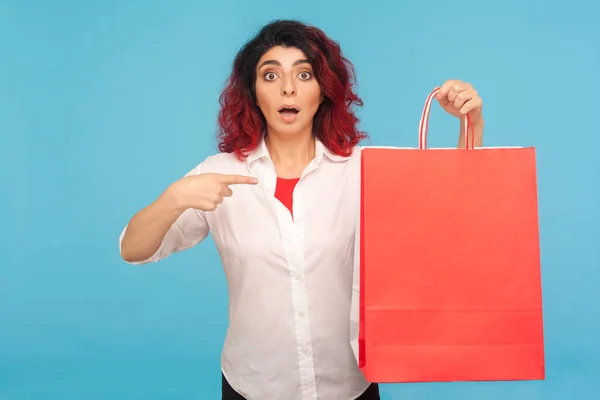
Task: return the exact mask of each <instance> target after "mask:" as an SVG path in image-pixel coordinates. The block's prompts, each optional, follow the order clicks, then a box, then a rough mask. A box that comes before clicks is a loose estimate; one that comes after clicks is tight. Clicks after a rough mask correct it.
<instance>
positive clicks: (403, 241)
mask: <svg viewBox="0 0 600 400" xmlns="http://www.w3.org/2000/svg"><path fill="white" fill-rule="evenodd" d="M437 90H438V89H436V90H434V91H433V92H432V93H431V94H430V95H429V97H428V98H427V101H426V104H425V107H424V110H423V115H422V118H421V124H420V127H419V148H418V149H403V148H376V147H366V148H364V149H363V150H362V182H361V216H360V224H359V225H360V230H359V232H360V307H359V309H360V317H359V328H358V329H359V333H358V353H359V355H358V358H359V360H358V361H359V366H360V367H361V369H362V370H363V372H364V374H365V376H366V378H367V379H368V380H369V381H371V382H428V381H429V382H431V381H438V382H441V381H482V380H537V379H544V343H543V325H542V296H541V278H540V254H539V234H538V209H537V183H536V156H535V149H534V148H473V147H472V145H471V143H470V139H471V136H472V132H471V131H470V129H467V132H468V135H467V138H466V139H467V140H466V143H467V148H466V149H427V147H426V141H427V130H428V129H427V127H428V119H429V110H430V107H431V102H432V101H433V99H434V97H435V94H436V93H437ZM466 122H467V125H466V126H467V127H469V126H470V121H469V120H468V119H467V121H466Z"/></svg>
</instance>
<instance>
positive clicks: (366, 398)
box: [221, 375, 380, 400]
mask: <svg viewBox="0 0 600 400" xmlns="http://www.w3.org/2000/svg"><path fill="white" fill-rule="evenodd" d="M222 382H223V384H222V389H221V400H246V399H244V397H242V395H240V394H239V393H238V392H236V391H235V390H233V388H232V387H231V385H230V384H229V382H227V379H225V375H222ZM265 400H268V399H265ZM356 400H380V398H379V385H378V384H376V383H372V384H371V385H370V386H369V387H368V388H367V390H365V391H364V392H363V394H361V395H360V396H359V397H358V398H357V399H356Z"/></svg>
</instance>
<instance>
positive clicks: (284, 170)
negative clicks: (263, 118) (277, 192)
mask: <svg viewBox="0 0 600 400" xmlns="http://www.w3.org/2000/svg"><path fill="white" fill-rule="evenodd" d="M265 144H266V146H267V149H268V150H269V155H270V156H271V160H273V164H274V165H275V171H276V172H277V176H278V177H280V178H298V177H299V176H300V175H301V174H302V171H304V169H305V168H306V166H307V165H308V164H309V163H310V162H311V161H312V159H313V158H314V157H315V138H314V137H313V135H312V132H310V131H309V132H308V133H304V134H298V135H280V134H277V133H276V132H272V131H269V132H268V133H267V136H266V137H265Z"/></svg>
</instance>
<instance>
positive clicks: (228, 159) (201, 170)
mask: <svg viewBox="0 0 600 400" xmlns="http://www.w3.org/2000/svg"><path fill="white" fill-rule="evenodd" d="M245 168H246V162H245V160H240V159H239V158H238V157H237V156H236V155H235V154H233V153H231V154H230V153H217V154H213V155H210V156H208V157H206V158H205V159H204V160H202V161H200V162H199V163H198V164H197V165H196V166H195V167H194V168H192V169H191V170H190V171H189V172H188V173H187V174H186V175H198V174H205V173H219V174H232V173H239V172H240V171H242V170H243V169H245Z"/></svg>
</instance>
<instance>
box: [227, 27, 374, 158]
mask: <svg viewBox="0 0 600 400" xmlns="http://www.w3.org/2000/svg"><path fill="white" fill-rule="evenodd" d="M273 46H284V47H296V48H298V49H300V50H301V51H302V52H304V54H305V55H306V56H307V58H308V60H309V61H310V63H311V64H312V67H313V70H314V72H315V75H316V76H315V77H316V79H317V81H318V82H319V85H320V86H321V91H322V93H323V95H324V101H323V102H322V103H321V105H320V107H319V109H318V111H317V113H316V114H315V117H314V120H313V133H314V135H315V136H316V137H317V138H318V139H319V140H320V141H321V142H323V144H324V145H325V146H326V147H327V148H328V149H329V150H330V151H332V152H333V153H335V154H338V155H341V156H347V155H348V154H350V153H351V151H352V148H353V147H354V146H355V145H357V144H358V143H359V142H360V141H361V140H362V139H364V138H366V137H367V135H366V134H365V133H364V132H361V131H359V130H358V127H357V126H358V122H359V119H358V117H357V116H356V115H355V114H354V112H353V110H352V107H353V106H362V105H363V102H362V100H361V99H360V97H359V96H358V95H357V94H356V93H355V91H354V85H355V83H356V75H355V71H354V67H353V65H352V63H351V62H350V61H349V60H347V59H346V58H345V57H344V56H343V54H342V51H341V49H340V46H339V44H338V43H336V42H335V41H333V40H331V39H330V38H328V37H327V35H325V33H324V32H323V31H322V30H320V29H318V28H316V27H314V26H311V25H307V24H304V23H301V22H298V21H292V20H278V21H274V22H271V23H270V24H268V25H266V26H264V27H263V28H262V29H261V30H260V31H259V32H258V34H257V35H256V36H255V37H254V38H252V39H251V40H250V41H248V42H247V43H246V44H245V45H244V46H243V47H242V48H241V49H240V51H239V53H238V54H237V55H236V57H235V60H234V62H233V70H232V72H231V74H230V76H229V78H228V81H227V85H226V86H225V88H224V90H223V92H222V93H221V96H220V99H219V103H220V105H221V109H220V111H219V115H218V125H219V127H218V128H219V129H218V139H219V144H218V148H219V150H220V151H222V152H224V153H235V154H236V155H237V156H238V157H240V158H243V157H245V156H246V154H247V153H248V152H249V151H251V150H253V149H254V148H255V147H256V146H257V145H258V143H259V141H260V139H261V136H262V134H263V132H265V127H266V121H265V118H264V116H263V114H262V112H261V111H260V109H259V108H258V106H256V93H255V91H254V83H255V81H256V65H257V63H258V61H259V60H260V58H261V57H262V56H263V55H264V54H265V52H267V51H268V50H269V49H270V48H271V47H273Z"/></svg>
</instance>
